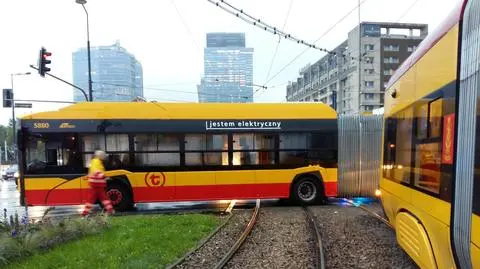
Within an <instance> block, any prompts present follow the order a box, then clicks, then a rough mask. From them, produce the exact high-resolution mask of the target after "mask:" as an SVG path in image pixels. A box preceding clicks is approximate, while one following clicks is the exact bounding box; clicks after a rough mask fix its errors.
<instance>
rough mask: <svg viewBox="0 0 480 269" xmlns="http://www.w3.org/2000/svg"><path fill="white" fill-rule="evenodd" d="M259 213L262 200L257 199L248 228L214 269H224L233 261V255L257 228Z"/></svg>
mask: <svg viewBox="0 0 480 269" xmlns="http://www.w3.org/2000/svg"><path fill="white" fill-rule="evenodd" d="M259 212H260V199H257V202H256V205H255V209H254V210H253V214H252V217H251V218H250V221H249V222H248V224H247V226H246V227H245V230H244V231H243V233H242V234H241V235H240V237H239V238H238V239H237V241H236V242H235V244H234V245H233V246H232V247H231V248H230V250H229V251H228V252H227V253H226V254H225V255H224V256H223V258H222V259H221V260H220V261H219V262H218V263H217V264H216V265H215V266H214V267H213V268H214V269H220V268H223V267H224V266H225V265H226V264H227V263H228V262H229V261H230V259H232V257H233V255H235V252H237V250H238V249H239V248H240V247H241V246H242V244H243V243H244V242H245V240H246V239H247V237H248V235H249V234H250V232H251V231H252V229H253V227H254V226H255V223H257V219H258V215H259Z"/></svg>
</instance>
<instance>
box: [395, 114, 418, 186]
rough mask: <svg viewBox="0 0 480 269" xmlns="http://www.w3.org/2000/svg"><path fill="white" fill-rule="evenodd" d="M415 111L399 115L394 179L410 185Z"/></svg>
mask: <svg viewBox="0 0 480 269" xmlns="http://www.w3.org/2000/svg"><path fill="white" fill-rule="evenodd" d="M412 128H413V110H412V109H411V108H409V109H407V110H405V111H403V112H400V113H398V114H397V128H396V129H397V130H396V131H397V134H396V143H395V165H394V166H393V167H391V168H392V177H391V178H392V179H393V180H395V181H397V182H405V183H410V175H411V174H410V172H411V171H410V170H411V169H410V167H411V161H412Z"/></svg>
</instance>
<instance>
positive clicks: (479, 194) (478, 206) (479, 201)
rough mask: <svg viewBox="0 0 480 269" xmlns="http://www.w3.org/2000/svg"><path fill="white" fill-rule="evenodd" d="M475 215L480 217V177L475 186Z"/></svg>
mask: <svg viewBox="0 0 480 269" xmlns="http://www.w3.org/2000/svg"><path fill="white" fill-rule="evenodd" d="M473 213H475V214H477V215H478V216H480V177H479V176H477V175H475V182H474V184H473Z"/></svg>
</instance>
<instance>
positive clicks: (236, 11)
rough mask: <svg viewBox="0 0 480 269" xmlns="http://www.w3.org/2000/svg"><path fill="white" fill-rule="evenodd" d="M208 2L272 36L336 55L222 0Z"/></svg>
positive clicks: (353, 58)
mask: <svg viewBox="0 0 480 269" xmlns="http://www.w3.org/2000/svg"><path fill="white" fill-rule="evenodd" d="M207 1H208V2H210V3H212V4H214V5H216V6H217V7H219V8H221V9H223V10H225V11H226V12H228V13H230V14H232V15H234V16H235V17H237V18H239V19H241V20H243V21H245V22H247V23H250V24H252V25H254V26H257V27H259V28H261V29H263V30H265V31H267V32H270V33H272V34H274V35H279V36H281V37H284V38H285V39H289V40H292V41H294V42H297V44H302V45H305V46H307V47H309V48H313V49H316V50H319V51H322V52H325V53H328V54H332V55H337V53H336V52H334V51H330V50H328V49H325V48H321V47H318V46H317V45H315V44H311V43H308V42H306V41H304V40H303V39H300V38H297V37H295V36H293V35H291V34H287V33H285V32H283V31H281V30H279V29H278V28H277V27H273V26H270V25H268V24H266V23H264V22H263V21H262V20H260V19H257V18H255V17H253V16H251V15H249V14H247V13H245V12H244V11H243V10H242V9H238V8H236V7H234V6H232V5H231V4H229V3H227V2H225V1H224V0H220V2H215V1H214V0H207ZM364 1H367V0H364ZM222 4H225V5H227V6H229V7H230V8H232V9H233V10H230V9H228V8H227V7H225V6H223V5H222ZM341 56H343V57H347V56H346V55H344V54H342V55H341ZM349 58H351V59H352V60H355V59H356V58H355V57H349Z"/></svg>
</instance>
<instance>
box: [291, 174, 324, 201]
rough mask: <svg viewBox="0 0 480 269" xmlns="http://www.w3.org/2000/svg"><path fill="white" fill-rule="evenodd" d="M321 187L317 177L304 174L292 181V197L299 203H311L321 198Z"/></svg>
mask: <svg viewBox="0 0 480 269" xmlns="http://www.w3.org/2000/svg"><path fill="white" fill-rule="evenodd" d="M323 196H324V195H323V189H322V187H321V186H320V184H319V183H318V179H316V178H314V177H311V176H304V177H302V178H300V179H299V180H298V181H297V182H295V183H294V185H293V188H292V198H293V200H294V201H295V202H297V203H299V204H301V205H311V204H315V203H317V202H318V201H319V200H320V199H321V198H323Z"/></svg>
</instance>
